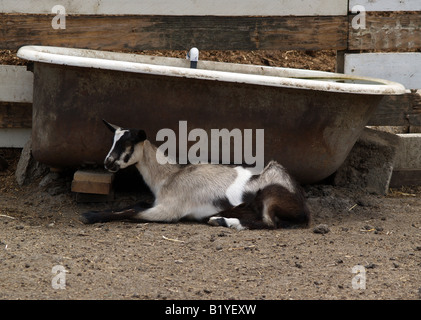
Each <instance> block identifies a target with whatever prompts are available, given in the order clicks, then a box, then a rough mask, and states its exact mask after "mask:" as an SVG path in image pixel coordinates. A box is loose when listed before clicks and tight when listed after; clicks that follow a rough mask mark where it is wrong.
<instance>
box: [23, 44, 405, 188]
mask: <svg viewBox="0 0 421 320" xmlns="http://www.w3.org/2000/svg"><path fill="white" fill-rule="evenodd" d="M18 56H19V57H20V58H23V59H27V60H31V61H34V96H33V123H32V125H33V126H32V148H33V155H34V157H35V159H37V160H38V161H40V162H43V163H45V164H48V165H49V166H52V167H77V166H81V165H84V164H99V165H101V164H102V162H103V160H104V157H105V155H106V154H107V152H108V149H109V148H110V146H111V143H112V137H111V136H110V132H109V131H108V130H107V129H106V128H105V126H104V125H103V124H102V121H101V119H107V120H108V121H110V122H112V123H115V124H117V125H120V126H123V127H131V128H143V129H144V130H146V132H147V133H148V136H149V139H150V140H151V141H153V142H156V141H155V139H156V134H157V132H158V131H159V130H160V129H163V128H168V129H172V130H174V132H175V133H178V130H179V121H187V126H188V128H187V130H188V132H190V130H192V129H195V128H201V129H204V130H206V132H208V133H210V132H211V129H222V128H226V129H228V130H232V129H234V128H239V129H240V130H244V129H253V130H254V131H253V132H256V131H255V130H256V129H264V159H265V162H268V161H269V160H271V159H276V160H278V161H279V162H280V163H282V164H283V165H284V166H285V167H287V168H288V169H289V171H290V172H291V173H292V174H293V175H294V176H295V177H296V178H297V179H298V180H299V181H300V182H301V183H313V182H317V181H320V180H322V179H324V178H326V177H328V176H329V175H331V174H332V173H334V172H335V171H336V170H337V169H338V167H339V166H340V165H341V164H342V163H343V161H344V160H345V158H346V157H347V155H348V153H349V151H350V150H351V148H352V146H353V145H354V144H355V141H356V140H357V138H358V136H359V135H360V133H361V131H362V129H363V128H364V126H365V125H366V124H367V122H368V120H369V118H370V116H371V115H372V114H373V112H374V110H375V109H376V107H377V105H378V103H379V101H380V100H381V98H382V97H383V96H384V95H398V94H403V93H404V92H405V89H404V87H403V86H402V85H400V84H397V83H393V82H389V81H386V80H379V79H370V78H362V77H355V76H345V75H343V74H335V73H327V72H319V71H308V70H301V69H287V68H273V67H263V66H253V65H240V64H232V63H220V62H210V61H199V62H198V65H197V69H191V68H189V65H190V62H189V61H188V60H185V59H176V58H166V57H154V56H145V55H135V54H125V53H114V52H106V51H95V50H83V49H69V48H58V47H41V46H25V47H22V48H21V49H20V50H19V51H18ZM159 143H162V142H159ZM192 144H194V141H193V142H192V141H189V146H190V145H192ZM231 159H233V157H231Z"/></svg>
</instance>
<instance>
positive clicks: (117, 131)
mask: <svg viewBox="0 0 421 320" xmlns="http://www.w3.org/2000/svg"><path fill="white" fill-rule="evenodd" d="M102 121H104V123H105V125H106V126H107V127H108V128H109V129H110V130H111V131H112V132H114V142H113V145H112V147H111V149H110V151H109V152H108V155H107V157H106V158H105V160H104V166H105V169H107V170H108V171H111V172H117V171H118V170H120V169H124V168H126V167H128V166H130V165H132V164H135V163H137V162H138V161H139V160H140V159H141V158H142V153H143V141H145V140H146V133H145V131H143V130H136V129H123V128H121V127H118V126H116V125H113V124H111V123H108V122H107V121H105V120H102Z"/></svg>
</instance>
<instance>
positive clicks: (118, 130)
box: [105, 129, 129, 159]
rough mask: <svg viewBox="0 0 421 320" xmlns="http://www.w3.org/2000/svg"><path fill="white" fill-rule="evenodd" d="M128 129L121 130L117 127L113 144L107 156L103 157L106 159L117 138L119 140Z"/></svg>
mask: <svg viewBox="0 0 421 320" xmlns="http://www.w3.org/2000/svg"><path fill="white" fill-rule="evenodd" d="M128 131H129V130H121V129H117V130H116V131H115V133H114V141H113V146H112V147H111V149H110V151H109V152H108V154H107V156H106V157H105V159H107V158H108V157H109V156H110V155H111V152H112V151H113V150H114V148H115V144H116V143H117V141H118V140H120V138H121V137H122V136H123V135H124V134H125V133H126V132H128Z"/></svg>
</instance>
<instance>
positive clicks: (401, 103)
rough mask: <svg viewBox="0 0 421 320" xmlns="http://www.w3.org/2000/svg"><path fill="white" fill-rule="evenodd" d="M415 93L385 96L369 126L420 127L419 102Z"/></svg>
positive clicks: (420, 112)
mask: <svg viewBox="0 0 421 320" xmlns="http://www.w3.org/2000/svg"><path fill="white" fill-rule="evenodd" d="M420 100H421V99H420V96H419V95H418V94H416V93H408V94H405V95H401V96H386V97H384V98H383V99H382V101H381V102H380V104H379V107H378V108H377V110H376V112H375V114H374V115H373V116H372V117H371V119H370V121H369V125H370V126H419V125H421V101H420Z"/></svg>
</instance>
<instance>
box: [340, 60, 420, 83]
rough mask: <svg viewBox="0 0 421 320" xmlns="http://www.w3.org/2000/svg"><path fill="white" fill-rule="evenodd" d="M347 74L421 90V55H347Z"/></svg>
mask: <svg viewBox="0 0 421 320" xmlns="http://www.w3.org/2000/svg"><path fill="white" fill-rule="evenodd" d="M344 70H345V71H344V72H345V73H346V74H352V75H360V76H367V77H373V78H380V79H386V80H390V81H396V82H399V83H401V84H403V85H404V86H405V87H406V88H407V89H419V88H421V53H419V52H405V53H360V54H345V68H344Z"/></svg>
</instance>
